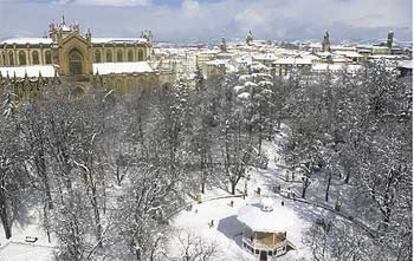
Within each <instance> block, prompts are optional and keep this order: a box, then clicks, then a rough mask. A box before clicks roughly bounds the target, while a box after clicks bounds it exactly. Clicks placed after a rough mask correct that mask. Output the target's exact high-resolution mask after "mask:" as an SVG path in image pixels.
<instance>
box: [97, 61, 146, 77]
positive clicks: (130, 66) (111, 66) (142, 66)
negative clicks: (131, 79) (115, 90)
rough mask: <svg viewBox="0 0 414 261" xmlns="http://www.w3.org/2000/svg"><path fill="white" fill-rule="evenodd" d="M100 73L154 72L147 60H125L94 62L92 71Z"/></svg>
mask: <svg viewBox="0 0 414 261" xmlns="http://www.w3.org/2000/svg"><path fill="white" fill-rule="evenodd" d="M97 72H98V73H99V74H100V75H106V74H111V73H114V74H121V73H145V72H149V73H150V72H154V70H153V69H152V67H151V66H150V65H149V63H148V62H127V63H94V64H93V73H94V74H96V73H97Z"/></svg>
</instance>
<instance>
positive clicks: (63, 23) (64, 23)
mask: <svg viewBox="0 0 414 261" xmlns="http://www.w3.org/2000/svg"><path fill="white" fill-rule="evenodd" d="M62 25H66V22H65V12H63V14H62Z"/></svg>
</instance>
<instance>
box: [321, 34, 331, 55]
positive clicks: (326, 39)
mask: <svg viewBox="0 0 414 261" xmlns="http://www.w3.org/2000/svg"><path fill="white" fill-rule="evenodd" d="M330 51H331V41H330V40H329V32H328V31H326V32H325V35H324V36H323V41H322V52H330Z"/></svg>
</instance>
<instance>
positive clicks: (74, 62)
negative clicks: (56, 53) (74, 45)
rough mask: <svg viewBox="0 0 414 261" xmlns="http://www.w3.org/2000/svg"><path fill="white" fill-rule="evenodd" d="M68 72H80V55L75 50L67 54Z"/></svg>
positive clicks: (72, 73) (75, 73) (74, 73)
mask: <svg viewBox="0 0 414 261" xmlns="http://www.w3.org/2000/svg"><path fill="white" fill-rule="evenodd" d="M69 72H70V74H71V75H78V74H82V55H81V54H80V53H79V52H78V51H77V50H72V51H71V52H70V54H69Z"/></svg>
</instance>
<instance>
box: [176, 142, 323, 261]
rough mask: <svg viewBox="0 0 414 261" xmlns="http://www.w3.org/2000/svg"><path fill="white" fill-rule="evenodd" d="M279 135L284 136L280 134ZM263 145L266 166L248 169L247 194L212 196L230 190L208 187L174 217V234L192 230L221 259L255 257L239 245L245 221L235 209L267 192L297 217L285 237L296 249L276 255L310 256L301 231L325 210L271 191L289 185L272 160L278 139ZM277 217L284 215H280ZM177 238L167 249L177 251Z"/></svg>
mask: <svg viewBox="0 0 414 261" xmlns="http://www.w3.org/2000/svg"><path fill="white" fill-rule="evenodd" d="M281 135H283V134H281ZM279 138H280V139H282V138H283V137H282V136H279ZM264 149H265V153H266V154H267V155H268V157H269V159H270V161H269V165H268V168H267V169H265V170H263V169H256V168H255V169H251V170H250V171H249V174H250V180H249V181H247V187H248V196H247V197H246V198H245V199H243V198H241V197H234V198H221V199H217V200H211V199H212V198H214V197H217V196H229V193H228V192H226V191H224V190H221V194H220V193H218V191H217V190H214V192H212V194H213V195H210V191H207V192H206V194H205V195H203V198H204V199H208V200H206V201H204V202H202V203H201V204H196V203H195V204H194V205H193V208H192V209H191V210H189V211H185V210H184V211H182V212H181V213H179V214H178V215H177V216H176V217H175V218H174V221H173V227H174V228H175V229H176V230H177V234H180V233H185V234H191V235H194V236H198V237H200V238H202V239H203V240H204V241H205V242H209V243H214V244H215V245H217V246H218V251H219V253H220V256H221V259H222V260H257V257H254V256H253V255H252V254H250V253H248V252H247V251H246V250H244V249H243V248H242V247H241V231H242V228H243V226H244V224H242V223H241V222H240V221H239V220H238V219H237V214H238V210H239V209H240V208H241V207H243V206H245V205H246V204H249V203H251V202H257V201H259V200H260V197H263V196H269V197H272V199H273V204H274V209H277V208H280V204H281V201H284V203H285V205H284V207H285V208H287V209H288V210H289V211H291V212H293V213H294V215H296V217H297V219H296V220H297V221H296V225H295V226H293V227H292V228H290V229H289V230H288V231H287V238H288V240H289V241H291V242H292V243H293V244H294V245H295V246H296V250H291V251H289V252H288V253H287V254H286V255H284V256H281V257H278V260H306V259H310V256H311V253H310V249H309V248H308V247H307V246H306V245H305V244H304V242H303V237H304V233H305V232H306V231H307V230H308V228H309V227H310V226H311V224H312V223H313V222H314V221H315V220H316V219H317V218H319V217H320V216H321V215H324V213H323V212H324V211H323V210H320V209H316V208H314V207H312V206H309V205H306V204H303V203H300V202H295V201H292V200H286V199H285V198H283V197H281V196H280V195H278V194H276V193H274V192H273V187H274V186H276V185H277V184H280V185H281V186H282V188H283V187H285V188H286V187H287V186H290V185H289V184H290V183H286V182H284V181H283V177H284V175H285V170H284V169H283V168H281V167H279V165H278V164H276V163H275V162H274V160H273V159H274V158H275V157H276V158H278V157H279V156H278V150H279V147H278V145H277V143H275V144H270V143H266V144H265V146H264ZM279 163H280V162H279ZM245 182H246V180H241V181H240V182H239V184H238V189H239V191H243V190H244V186H245ZM257 188H260V190H261V193H260V194H261V195H260V196H259V195H258V194H257V192H256V191H257ZM209 200H211V201H209ZM231 201H233V202H234V204H233V207H232V206H231V204H230V202H231ZM280 218H281V219H283V218H287V217H284V216H283V215H281V216H280ZM211 220H213V221H214V226H213V227H210V226H209V222H211ZM257 222H260V220H257ZM177 240H178V239H177V238H174V239H173V240H172V242H171V244H170V247H171V248H172V249H170V251H179V249H176V248H177V246H179V244H178V243H177Z"/></svg>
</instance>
